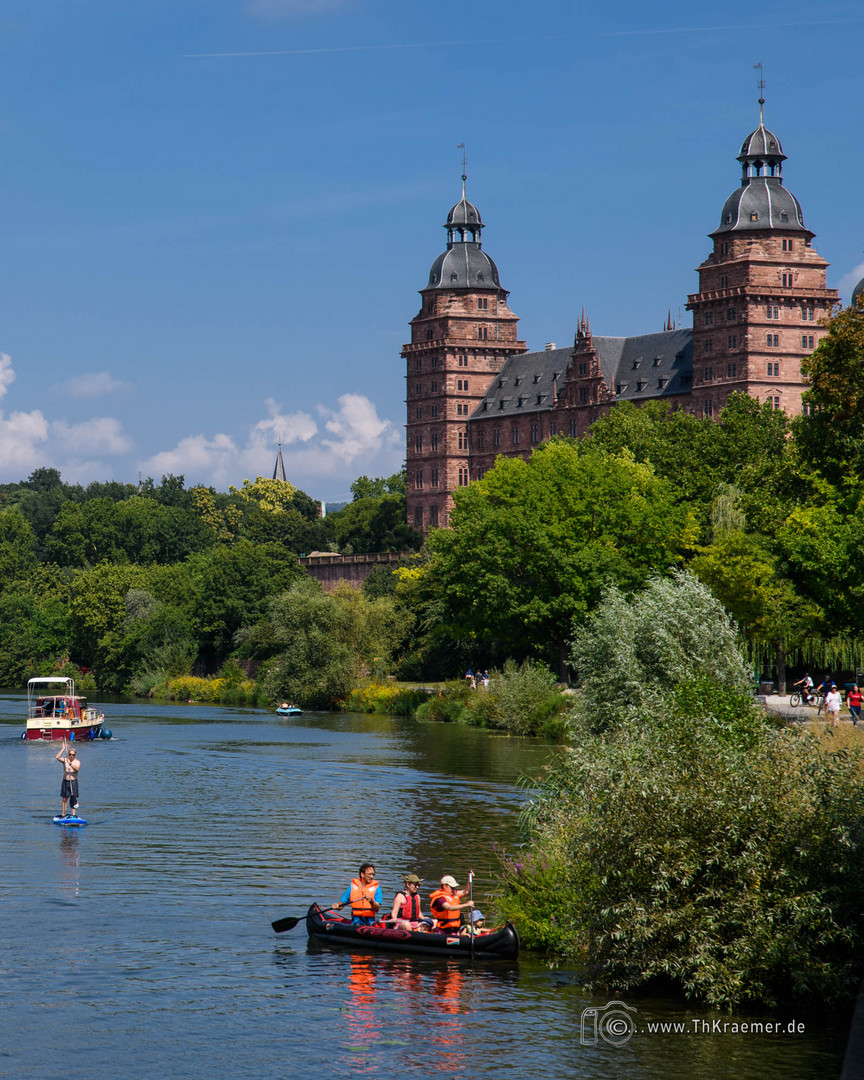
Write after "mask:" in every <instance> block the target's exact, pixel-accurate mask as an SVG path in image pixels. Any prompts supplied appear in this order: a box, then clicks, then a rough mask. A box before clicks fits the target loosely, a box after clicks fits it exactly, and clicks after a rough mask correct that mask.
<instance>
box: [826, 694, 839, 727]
mask: <svg viewBox="0 0 864 1080" xmlns="http://www.w3.org/2000/svg"><path fill="white" fill-rule="evenodd" d="M842 704H843V701H842V699H841V697H840V691H839V690H838V689H837V687H836V686H834V684H833V683H832V684H831V689H830V690H829V691H828V693H827V694H826V695H825V715H826V716H828V717H830V719H831V723H832V724H833V725H834V726H835V727H836V726H837V724H839V723H840V706H841V705H842Z"/></svg>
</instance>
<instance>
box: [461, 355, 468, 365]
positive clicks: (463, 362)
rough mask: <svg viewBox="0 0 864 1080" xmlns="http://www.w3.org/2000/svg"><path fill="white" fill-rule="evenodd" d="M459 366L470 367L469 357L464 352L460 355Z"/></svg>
mask: <svg viewBox="0 0 864 1080" xmlns="http://www.w3.org/2000/svg"><path fill="white" fill-rule="evenodd" d="M459 367H468V357H467V356H466V355H465V354H464V353H462V354H461V355H460V356H459Z"/></svg>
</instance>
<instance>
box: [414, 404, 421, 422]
mask: <svg viewBox="0 0 864 1080" xmlns="http://www.w3.org/2000/svg"><path fill="white" fill-rule="evenodd" d="M414 413H415V415H416V417H417V419H418V420H422V418H423V406H422V405H418V406H417V408H416V409H415V410H414Z"/></svg>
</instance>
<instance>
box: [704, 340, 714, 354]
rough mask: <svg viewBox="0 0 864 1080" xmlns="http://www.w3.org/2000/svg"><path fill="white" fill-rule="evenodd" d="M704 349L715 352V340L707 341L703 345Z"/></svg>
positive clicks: (707, 351)
mask: <svg viewBox="0 0 864 1080" xmlns="http://www.w3.org/2000/svg"><path fill="white" fill-rule="evenodd" d="M702 351H703V352H706V353H713V352H714V342H713V341H706V342H705V344H704V345H703V346H702Z"/></svg>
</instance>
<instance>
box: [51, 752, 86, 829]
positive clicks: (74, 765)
mask: <svg viewBox="0 0 864 1080" xmlns="http://www.w3.org/2000/svg"><path fill="white" fill-rule="evenodd" d="M57 761H59V762H60V764H61V765H62V766H63V782H62V783H61V784H60V800H61V804H62V809H61V811H60V816H61V817H71V816H72V815H73V814H74V813H75V811H76V810H77V809H78V770H79V769H80V768H81V762H80V761H79V760H78V751H77V750H76V749H75V748H74V747H72V746H70V747H69V749H68V751H67V749H66V740H65V739H64V740H63V749H62V750H61V751H60V752H59V753H58V754H57ZM67 801H68V803H69V809H70V810H71V811H72V814H67V813H66V803H67Z"/></svg>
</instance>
